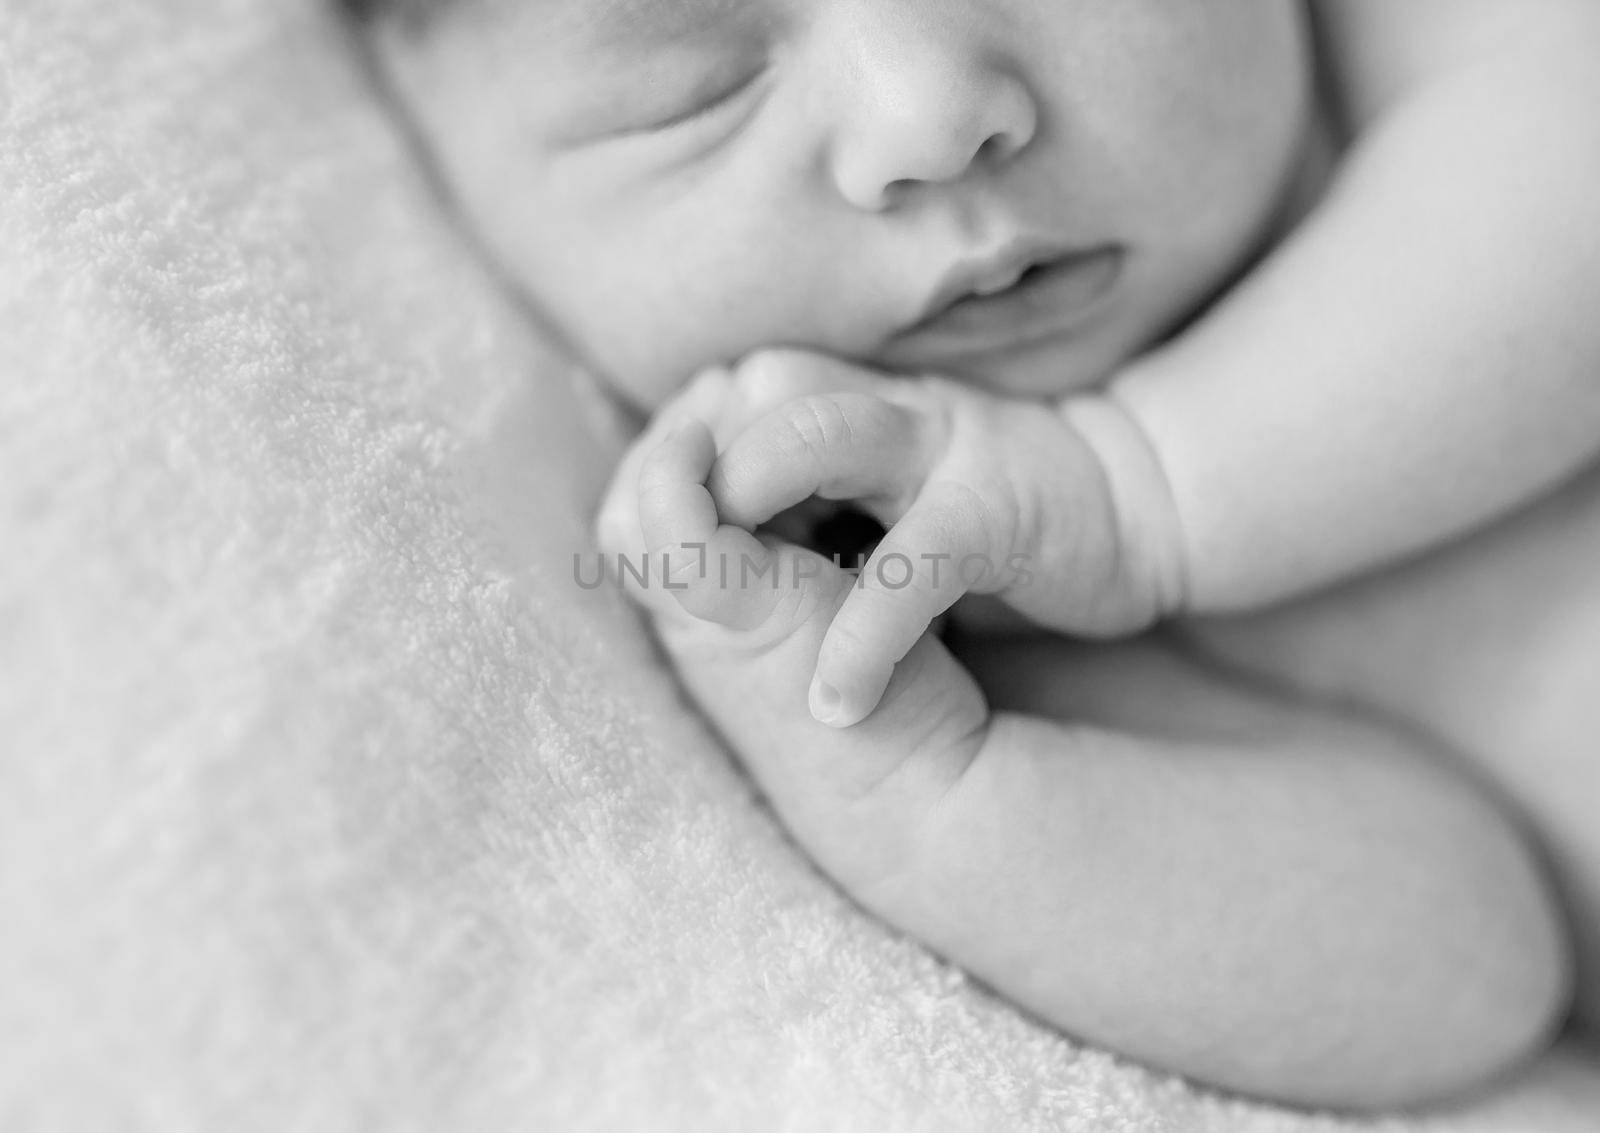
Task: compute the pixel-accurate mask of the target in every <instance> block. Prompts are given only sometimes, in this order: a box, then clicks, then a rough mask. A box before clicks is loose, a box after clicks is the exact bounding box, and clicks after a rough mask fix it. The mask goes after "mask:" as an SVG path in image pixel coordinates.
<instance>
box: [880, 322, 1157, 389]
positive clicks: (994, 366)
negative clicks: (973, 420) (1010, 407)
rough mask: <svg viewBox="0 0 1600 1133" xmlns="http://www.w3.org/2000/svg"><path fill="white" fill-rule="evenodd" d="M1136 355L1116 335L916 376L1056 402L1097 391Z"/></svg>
mask: <svg viewBox="0 0 1600 1133" xmlns="http://www.w3.org/2000/svg"><path fill="white" fill-rule="evenodd" d="M1108 329H1109V328H1108ZM1136 352H1137V350H1136V344H1133V343H1128V342H1124V341H1120V340H1119V339H1118V338H1117V337H1116V336H1115V335H1112V334H1098V335H1092V336H1073V337H1064V338H1060V339H1054V340H1047V341H1044V342H1038V343H1030V344H1028V345H1025V346H1018V347H1016V348H1013V349H1010V350H996V351H988V352H985V353H983V354H975V355H972V356H970V357H965V358H953V359H950V360H949V361H947V362H940V363H934V364H931V365H923V366H919V367H917V368H916V370H915V372H916V373H918V374H932V375H937V376H940V377H947V378H956V379H959V380H961V381H966V382H970V383H971V384H972V385H974V386H977V387H979V388H981V389H986V390H988V391H990V392H992V393H996V394H1003V395H1007V396H1011V397H1026V398H1056V397H1065V396H1067V395H1069V394H1073V393H1082V392H1085V391H1088V390H1092V389H1096V388H1098V387H1099V386H1101V385H1103V384H1104V383H1105V382H1106V381H1107V380H1108V379H1109V378H1110V377H1111V376H1112V375H1113V374H1114V373H1115V372H1116V371H1117V370H1118V369H1119V368H1120V367H1121V366H1122V365H1123V364H1124V363H1126V362H1127V361H1128V360H1129V359H1130V358H1132V357H1133V355H1134V354H1135V353H1136ZM907 372H910V371H907Z"/></svg>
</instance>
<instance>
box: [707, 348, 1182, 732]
mask: <svg viewBox="0 0 1600 1133" xmlns="http://www.w3.org/2000/svg"><path fill="white" fill-rule="evenodd" d="M1131 430H1133V426H1132V424H1131V422H1128V421H1127V419H1126V418H1125V417H1123V416H1122V415H1121V414H1120V413H1119V411H1118V410H1117V409H1116V407H1115V406H1113V405H1111V404H1109V403H1104V402H1102V401H1101V399H1099V398H1083V399H1078V400H1077V401H1074V402H1070V403H1068V404H1066V405H1046V404H1042V403H1036V402H1027V401H1021V400H1006V399H1001V398H997V397H994V396H991V395H989V394H985V393H982V392H979V391H975V390H972V389H969V388H967V387H964V386H962V385H958V384H957V383H955V382H953V381H949V380H945V379H941V378H936V377H924V378H891V377H886V376H883V375H879V374H874V373H872V372H870V371H867V370H864V369H861V368H859V367H856V366H852V365H849V364H846V363H843V362H839V361H837V360H834V359H830V358H826V357H822V356H819V355H813V354H806V353H801V352H793V351H774V352H767V353H763V354H759V355H756V356H753V357H752V358H751V359H750V360H748V361H746V362H745V363H744V364H743V365H742V366H740V367H739V368H738V369H737V370H736V371H735V374H734V379H733V385H732V388H731V390H730V396H729V400H728V401H726V402H724V404H723V406H722V407H721V417H720V423H719V428H718V432H719V435H720V436H721V437H722V438H725V439H722V440H721V444H720V447H721V449H722V451H721V455H720V456H719V457H718V459H717V461H716V463H715V465H714V466H713V468H712V470H711V474H710V477H709V479H708V481H707V486H708V487H709V489H710V494H711V499H712V500H714V501H715V504H716V510H717V513H718V514H719V515H720V516H721V518H722V520H723V521H724V522H726V523H730V524H733V525H735V526H736V527H738V528H743V529H747V530H751V531H753V530H755V529H756V528H757V527H758V526H759V525H761V524H763V523H765V522H767V521H768V520H770V519H771V518H772V517H773V516H775V515H777V514H779V513H780V512H783V511H785V510H787V509H789V508H791V507H794V506H795V505H797V504H800V503H802V502H803V501H805V500H807V499H809V498H811V497H813V496H816V497H821V498H823V499H828V500H848V501H852V502H854V503H855V504H856V505H857V506H859V507H861V508H862V509H863V510H865V511H867V512H868V513H869V514H871V515H872V516H873V517H874V518H875V519H877V520H878V521H879V522H880V523H882V524H883V525H884V526H885V527H886V528H888V533H887V535H886V536H885V537H884V539H883V541H882V542H881V543H880V544H879V546H878V548H877V550H876V551H875V552H874V553H873V555H872V557H871V558H870V559H869V560H868V561H867V563H866V564H865V566H864V567H863V569H862V571H861V574H860V577H859V579H858V580H857V583H856V585H855V586H854V587H853V588H852V590H851V592H850V593H849V595H848V596H847V597H846V598H845V600H844V604H843V606H842V607H841V608H840V609H839V612H838V614H837V615H836V616H835V617H834V619H833V622H832V624H831V626H830V627H829V629H828V632H827V635H826V637H825V639H824V641H823V644H822V647H821V651H820V654H819V656H818V659H817V667H816V673H815V675H814V677H813V680H812V684H811V691H810V705H811V710H812V713H813V714H814V715H815V716H816V718H817V719H818V720H821V721H823V722H824V723H828V724H832V725H834V726H836V727H848V726H851V725H853V724H856V723H858V722H859V721H861V720H863V719H865V718H866V717H867V716H868V715H869V714H870V713H871V712H872V711H873V709H874V708H875V707H876V706H877V704H878V702H879V700H880V698H881V697H882V695H883V691H884V689H885V687H887V685H888V683H889V679H890V676H891V675H892V673H893V671H894V667H895V665H896V664H897V663H898V662H899V661H900V660H901V659H902V658H903V657H904V656H905V655H906V653H907V652H908V651H909V650H910V649H911V647H912V646H913V645H915V644H916V643H917V641H918V640H919V639H920V638H921V637H922V636H923V635H924V634H925V633H926V632H927V631H928V628H929V626H930V625H931V624H932V623H933V621H934V619H935V618H937V617H938V616H939V615H941V614H943V613H944V612H945V611H946V610H948V609H949V608H950V607H951V606H952V605H953V604H954V603H955V602H956V601H957V600H958V599H959V598H961V597H962V596H963V595H964V594H967V593H969V592H973V593H980V594H992V595H996V596H998V597H999V598H1000V599H1001V600H1002V601H1004V602H1005V603H1007V604H1008V605H1010V606H1011V607H1013V608H1014V609H1016V610H1017V611H1019V612H1020V613H1022V614H1024V615H1025V616H1027V617H1028V618H1030V619H1032V620H1033V621H1035V622H1037V623H1040V624H1041V625H1044V626H1046V627H1049V628H1051V629H1054V630H1058V631H1061V632H1067V633H1078V634H1084V635H1093V636H1111V635H1120V634H1127V633H1132V632H1135V631H1138V630H1141V629H1143V628H1145V627H1147V626H1148V625H1150V624H1151V623H1152V622H1153V621H1155V620H1156V619H1157V618H1159V617H1160V616H1162V615H1163V614H1165V613H1167V612H1170V611H1171V610H1172V609H1173V608H1175V606H1176V604H1177V600H1178V590H1179V585H1178V577H1177V573H1176V570H1175V567H1176V565H1177V563H1176V555H1175V553H1174V548H1175V547H1176V531H1175V530H1174V520H1175V517H1173V516H1171V515H1170V514H1167V513H1166V512H1164V511H1163V510H1162V508H1163V493H1162V492H1161V490H1160V486H1159V485H1151V484H1150V483H1148V480H1149V476H1148V471H1149V470H1148V469H1146V468H1143V466H1142V465H1141V460H1143V461H1144V463H1146V464H1148V454H1145V455H1144V456H1143V457H1142V458H1141V456H1140V455H1139V453H1138V451H1137V450H1138V446H1139V444H1140V441H1139V439H1138V438H1137V436H1132V437H1130V436H1129V435H1128V433H1129V431H1131ZM1091 438H1092V439H1093V440H1094V442H1095V443H1094V444H1091ZM1130 449H1131V450H1133V456H1132V458H1131V459H1130V457H1129V450H1130ZM1108 450H1109V458H1108ZM1108 465H1109V466H1110V467H1111V468H1114V469H1116V470H1117V471H1118V472H1124V471H1125V470H1127V469H1129V468H1132V469H1134V470H1135V472H1136V473H1140V474H1136V475H1133V476H1131V477H1130V476H1128V475H1123V476H1121V480H1122V481H1124V482H1121V483H1119V482H1116V479H1115V478H1114V477H1113V476H1112V475H1110V474H1109V473H1108ZM1141 474H1142V475H1141ZM1141 478H1142V481H1143V482H1140V481H1141ZM1130 480H1131V481H1133V483H1131V484H1130V483H1128V482H1127V481H1130ZM1152 492H1153V496H1152V498H1153V499H1154V501H1155V502H1154V504H1153V505H1152V504H1147V503H1146V501H1145V499H1143V498H1140V497H1141V495H1145V496H1150V495H1152ZM1165 506H1166V508H1167V510H1168V511H1170V503H1167V504H1166V505H1165Z"/></svg>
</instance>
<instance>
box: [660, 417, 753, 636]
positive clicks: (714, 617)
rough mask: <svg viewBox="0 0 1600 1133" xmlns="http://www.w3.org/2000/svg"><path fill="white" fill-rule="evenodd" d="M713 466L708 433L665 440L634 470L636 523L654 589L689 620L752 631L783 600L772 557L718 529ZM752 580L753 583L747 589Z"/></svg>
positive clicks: (740, 532) (735, 531) (744, 536)
mask: <svg viewBox="0 0 1600 1133" xmlns="http://www.w3.org/2000/svg"><path fill="white" fill-rule="evenodd" d="M715 459H716V446H715V443H714V442H713V440H712V437H711V431H710V429H709V428H708V427H707V426H706V425H705V424H704V422H701V421H691V422H689V423H688V424H686V425H683V426H681V427H680V428H678V429H676V430H675V431H673V432H671V433H669V434H667V436H666V437H665V438H663V440H662V441H661V443H660V444H659V445H658V446H657V447H656V448H655V449H654V450H652V451H651V452H650V453H649V455H648V456H646V457H645V459H644V463H643V465H642V467H641V468H640V470H639V492H638V497H639V521H640V526H641V529H642V531H643V534H644V541H645V547H646V550H647V553H648V555H649V558H648V562H649V563H650V565H651V566H652V567H654V568H656V569H658V570H659V572H660V573H659V575H658V576H657V579H656V583H655V584H656V585H657V586H659V588H660V590H661V592H662V593H665V594H670V595H671V596H672V597H673V598H674V599H675V600H676V601H677V604H678V605H679V606H681V607H682V608H683V609H684V610H685V611H686V612H687V613H689V614H690V615H692V616H693V617H696V618H699V619H701V620H703V621H709V622H715V623H716V624H718V625H722V626H726V627H727V628H729V629H734V630H748V629H754V628H756V627H757V626H760V625H762V624H763V623H764V622H766V621H767V620H768V618H769V617H771V615H772V613H773V611H774V610H775V609H776V608H777V606H778V603H779V601H780V600H781V594H780V591H779V588H778V587H777V586H776V585H767V584H766V583H767V582H769V581H772V580H776V579H777V578H778V577H779V573H780V572H779V568H778V564H777V563H776V562H775V560H774V556H773V552H772V551H771V550H769V549H768V548H767V547H766V546H765V545H764V544H762V543H761V542H760V541H759V540H757V539H756V537H755V536H754V535H752V534H750V532H748V531H745V530H744V529H742V528H739V527H730V526H727V525H726V524H720V523H719V522H718V520H717V508H716V505H715V504H714V503H713V502H712V500H711V493H710V492H708V491H707V490H706V487H705V479H706V476H707V474H708V473H709V472H710V471H711V464H712V461H713V460H715ZM752 579H754V580H756V581H754V582H752V581H751V580H752Z"/></svg>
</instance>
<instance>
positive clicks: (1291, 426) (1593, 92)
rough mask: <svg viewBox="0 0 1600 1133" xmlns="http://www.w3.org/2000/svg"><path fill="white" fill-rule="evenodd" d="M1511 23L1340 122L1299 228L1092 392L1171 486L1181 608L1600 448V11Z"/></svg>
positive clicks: (1329, 569)
mask: <svg viewBox="0 0 1600 1133" xmlns="http://www.w3.org/2000/svg"><path fill="white" fill-rule="evenodd" d="M1329 6H1330V7H1332V8H1352V9H1358V10H1361V11H1363V12H1365V11H1366V10H1368V9H1370V10H1373V11H1376V10H1378V9H1377V8H1375V7H1373V6H1371V5H1363V4H1358V3H1348V2H1347V3H1343V4H1338V3H1334V4H1330V5H1329ZM1406 7H1407V5H1392V4H1390V5H1387V7H1386V8H1384V9H1383V10H1384V11H1390V10H1393V9H1395V8H1402V9H1403V8H1406ZM1492 7H1495V5H1493V4H1487V5H1486V4H1479V5H1476V9H1478V10H1482V9H1485V8H1492ZM1510 7H1511V8H1512V9H1516V10H1515V11H1513V12H1512V13H1511V14H1512V17H1513V19H1512V20H1511V25H1512V26H1513V27H1516V26H1518V25H1517V21H1516V19H1515V17H1523V18H1522V19H1521V21H1520V23H1521V25H1524V26H1532V27H1533V28H1534V29H1535V34H1530V35H1529V36H1528V37H1527V38H1526V42H1522V41H1519V40H1518V39H1517V38H1516V36H1515V35H1514V34H1507V35H1505V36H1502V37H1501V42H1503V43H1504V44H1506V46H1504V47H1501V46H1498V45H1496V46H1495V47H1494V49H1492V50H1491V49H1487V48H1485V49H1480V50H1479V51H1478V52H1477V53H1472V52H1467V51H1465V50H1464V49H1463V50H1462V51H1461V52H1460V54H1461V55H1462V56H1463V57H1464V59H1465V61H1464V62H1460V63H1454V64H1452V65H1451V66H1448V67H1445V66H1441V67H1439V68H1438V70H1439V71H1440V72H1441V74H1440V75H1438V76H1437V77H1434V76H1430V77H1429V78H1428V80H1427V81H1419V82H1417V83H1415V84H1414V85H1413V86H1412V87H1407V88H1405V89H1403V90H1398V91H1386V93H1385V94H1384V95H1383V97H1380V98H1376V99H1375V100H1374V103H1373V105H1371V106H1367V107H1363V108H1360V109H1362V110H1364V111H1365V112H1367V113H1370V114H1371V120H1370V121H1368V122H1365V123H1363V124H1362V128H1361V129H1360V131H1359V140H1358V142H1357V143H1356V145H1355V147H1354V148H1353V150H1352V152H1351V153H1350V155H1349V157H1348V159H1347V161H1346V163H1345V166H1344V169H1343V172H1342V175H1341V176H1340V178H1339V179H1338V180H1337V182H1336V183H1335V184H1334V186H1333V188H1332V191H1331V194H1330V196H1329V197H1328V199H1327V200H1326V201H1325V203H1324V204H1322V205H1321V206H1320V208H1319V209H1318V210H1317V211H1316V212H1314V214H1313V215H1312V216H1311V217H1310V218H1309V219H1308V220H1307V221H1306V222H1305V223H1304V224H1303V225H1302V227H1301V230H1300V231H1298V232H1297V233H1296V234H1294V235H1293V236H1292V237H1291V238H1290V240H1289V241H1288V242H1287V243H1286V244H1285V246H1284V247H1282V248H1281V249H1280V250H1279V251H1277V252H1276V253H1275V254H1274V255H1273V256H1271V257H1270V258H1269V259H1268V260H1267V262H1265V263H1264V264H1263V265H1262V266H1261V267H1260V268H1259V269H1258V270H1257V271H1256V272H1255V273H1253V275H1252V277H1251V278H1250V279H1249V280H1248V281H1247V282H1246V283H1245V284H1243V285H1242V286H1241V288H1240V289H1239V290H1238V291H1237V292H1236V293H1235V294H1234V295H1232V296H1230V297H1228V298H1227V299H1226V300H1225V301H1224V302H1223V303H1222V304H1221V305H1220V306H1219V307H1218V308H1217V309H1216V310H1215V311H1213V312H1211V313H1209V314H1208V315H1206V316H1205V317H1204V318H1203V319H1202V320H1201V322H1200V323H1199V324H1197V326H1196V327H1195V328H1194V329H1193V330H1192V331H1190V332H1188V333H1186V334H1185V335H1183V336H1182V337H1180V338H1179V339H1178V340H1176V341H1175V342H1174V343H1173V344H1171V345H1170V346H1169V347H1167V348H1164V349H1162V350H1160V351H1158V352H1156V353H1155V354H1153V355H1151V356H1149V357H1148V358H1147V359H1144V360H1141V361H1139V362H1137V363H1135V364H1134V366H1133V367H1132V368H1131V369H1129V370H1128V371H1127V372H1126V373H1125V374H1123V375H1121V376H1119V377H1118V378H1117V379H1116V380H1115V381H1114V382H1113V383H1112V386H1111V387H1110V393H1111V394H1112V396H1113V397H1114V399H1115V400H1116V402H1118V403H1119V404H1120V405H1122V406H1123V407H1125V408H1126V409H1127V410H1128V411H1129V412H1130V413H1131V414H1132V416H1133V417H1134V419H1135V420H1136V421H1137V422H1138V423H1139V424H1140V425H1141V426H1142V428H1143V430H1144V432H1145V435H1146V436H1147V438H1148V440H1149V442H1150V445H1151V447H1152V448H1153V449H1154V451H1155V452H1156V454H1157V455H1158V457H1159V461H1160V464H1161V467H1162V468H1163V469H1164V471H1165V474H1166V478H1167V480H1168V483H1169V485H1170V489H1171V492H1172V497H1173V501H1174V503H1175V505H1176V510H1177V512H1178V514H1179V516H1180V517H1181V521H1180V526H1181V540H1182V543H1183V547H1184V559H1185V567H1186V571H1185V573H1186V576H1187V601H1188V604H1189V606H1190V608H1192V609H1195V610H1200V611H1225V610H1232V609H1240V608H1247V607H1251V606H1256V605H1260V604H1263V603H1266V602H1270V601H1272V600H1274V599H1277V598H1280V597H1284V596H1288V595H1292V594H1295V593H1298V592H1303V591H1306V590H1310V589H1313V588H1315V587H1318V586H1320V585H1323V584H1327V583H1330V582H1334V581H1337V580H1340V579H1342V578H1345V577H1348V576H1350V575H1353V574H1355V573H1359V572H1362V571H1364V570H1367V569H1370V568H1373V567H1376V566H1381V565H1384V564H1386V563H1389V562H1392V561H1394V560H1396V559H1398V558H1401V557H1403V556H1407V555H1410V554H1412V553H1415V552H1417V551H1420V550H1422V549H1425V548H1427V547H1430V546H1433V545H1436V544H1438V543H1440V542H1442V541H1444V540H1447V539H1450V538H1452V537H1454V536H1457V535H1459V534H1462V533H1465V532H1466V531H1469V530H1471V529H1474V528H1477V527H1479V526H1482V525H1484V524H1486V523H1487V522H1489V521H1491V520H1493V519H1495V518H1497V517H1499V516H1500V515H1502V514H1504V513H1506V512H1508V511H1509V510H1511V509H1513V508H1515V507H1517V506H1518V505H1520V504H1522V503H1524V502H1526V501H1528V500H1529V499H1530V498H1534V497H1537V496H1538V495H1540V494H1543V493H1544V492H1546V491H1548V490H1549V489H1550V488H1552V487H1553V486H1554V485H1556V484H1557V483H1559V482H1560V481H1561V480H1563V479H1564V478H1566V477H1568V476H1569V475H1570V474H1572V473H1574V472H1575V471H1577V470H1578V469H1579V468H1581V467H1582V466H1584V465H1585V464H1587V463H1588V462H1590V461H1591V460H1592V459H1593V458H1594V457H1595V455H1596V453H1597V451H1600V318H1597V317H1596V314H1595V309H1594V305H1595V302H1596V297H1597V296H1600V194H1596V192H1595V188H1594V187H1595V186H1596V185H1597V184H1600V133H1597V132H1596V131H1595V129H1594V128H1593V113H1594V110H1593V108H1594V107H1595V106H1600V68H1596V67H1595V64H1594V54H1593V53H1594V51H1595V50H1600V39H1597V38H1596V36H1595V35H1593V34H1590V35H1588V36H1587V37H1586V38H1585V37H1584V36H1582V35H1579V34H1578V32H1581V31H1583V30H1584V29H1589V30H1591V31H1592V30H1593V29H1595V28H1596V26H1597V25H1600V19H1596V18H1595V17H1596V15H1597V14H1600V13H1596V12H1594V11H1592V10H1591V11H1590V12H1588V13H1587V15H1584V14H1582V13H1580V14H1579V15H1577V16H1573V17H1572V18H1571V19H1570V21H1569V22H1571V23H1572V24H1573V25H1574V29H1575V30H1574V31H1572V32H1571V33H1570V34H1569V35H1568V36H1567V38H1569V39H1575V40H1576V42H1574V43H1570V44H1562V43H1558V42H1556V40H1557V39H1558V38H1559V36H1558V34H1557V33H1558V31H1559V26H1560V21H1559V19H1558V18H1557V19H1547V17H1549V15H1550V13H1552V12H1554V13H1557V14H1558V15H1559V14H1560V13H1570V12H1573V11H1575V10H1576V9H1575V8H1574V7H1573V6H1570V5H1562V4H1559V3H1556V4H1550V3H1546V4H1542V5H1524V4H1521V3H1517V4H1513V5H1511V6H1510ZM1588 7H1589V8H1590V9H1592V7H1593V6H1592V5H1589V6H1588ZM1458 10H1461V11H1465V10H1466V9H1465V8H1461V9H1458ZM1395 18H1397V19H1399V18H1402V17H1400V16H1396V17H1395ZM1541 19H1546V25H1549V24H1555V25H1556V27H1554V28H1552V27H1550V26H1544V27H1543V31H1544V35H1543V37H1540V36H1539V35H1538V34H1536V33H1537V32H1538V31H1539V30H1540V28H1541V24H1540V20H1541ZM1358 46H1359V45H1354V44H1336V47H1339V48H1341V49H1342V48H1346V47H1348V48H1350V49H1351V50H1352V51H1354V50H1356V48H1357V47H1358ZM1379 69H1380V70H1381V67H1380V68H1379ZM1400 69H1402V70H1403V69H1404V68H1403V67H1402V68H1400ZM1369 79H1370V76H1369ZM1369 85H1381V84H1378V83H1376V80H1371V81H1370V83H1369ZM1113 474H1114V473H1113Z"/></svg>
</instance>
